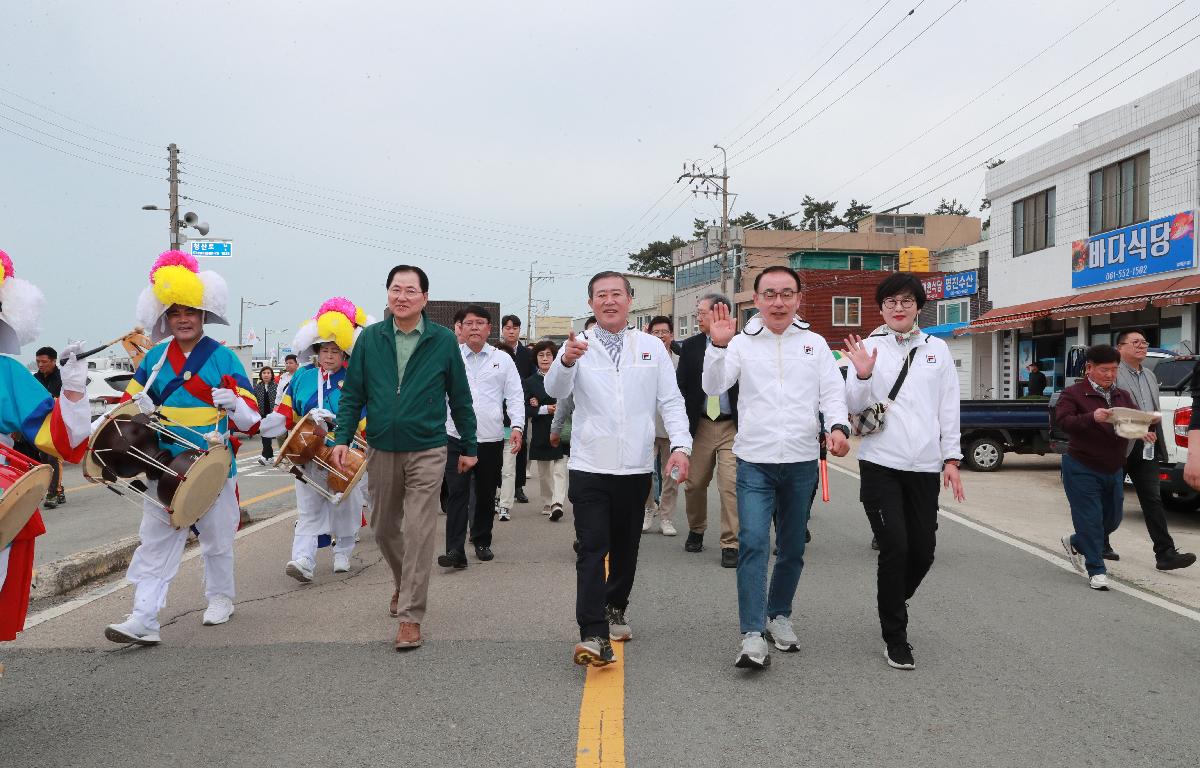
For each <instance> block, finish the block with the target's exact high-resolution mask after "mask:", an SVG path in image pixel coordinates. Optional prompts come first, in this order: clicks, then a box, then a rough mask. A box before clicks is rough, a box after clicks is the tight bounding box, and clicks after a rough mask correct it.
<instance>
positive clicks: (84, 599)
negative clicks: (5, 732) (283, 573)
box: [25, 509, 296, 630]
mask: <svg viewBox="0 0 1200 768" xmlns="http://www.w3.org/2000/svg"><path fill="white" fill-rule="evenodd" d="M295 516H296V510H295V509H290V510H288V511H287V512H281V513H279V514H278V515H275V516H274V517H271V518H268V519H266V520H264V521H263V522H261V523H255V524H254V525H252V526H250V527H249V528H243V529H242V530H240V531H238V532H237V533H235V534H234V535H233V538H234V540H235V541H236V540H237V539H240V538H243V537H245V536H249V535H250V534H252V533H255V532H257V531H261V530H264V529H266V528H269V527H271V526H272V525H275V524H276V523H282V522H283V521H285V520H290V519H292V518H293V517H295ZM199 556H200V547H192V549H190V550H189V551H187V552H184V554H183V559H182V560H180V562H181V563H186V562H187V561H188V560H191V559H193V558H196V557H199ZM128 586H132V582H130V581H128V580H127V579H126V578H125V577H124V576H121V577H120V578H118V579H115V580H114V581H111V582H109V583H107V584H103V585H101V586H99V587H96V588H95V589H93V590H91V591H89V592H88V593H87V594H84V595H80V596H79V597H76V598H73V599H71V600H68V601H67V602H65V603H62V604H61V605H56V606H54V607H53V608H47V609H46V610H44V611H39V612H38V613H35V614H34V615H32V616H28V617H26V619H25V629H26V630H28V629H31V628H33V627H36V626H37V625H38V624H44V623H45V622H47V621H50V620H51V619H57V618H58V617H59V616H65V615H66V614H68V613H70V612H71V611H74V610H76V609H79V608H82V607H83V606H85V605H88V604H90V603H94V602H96V601H97V600H99V599H100V598H102V597H107V596H109V595H111V594H113V593H114V592H119V591H121V590H122V589H124V588H125V587H128Z"/></svg>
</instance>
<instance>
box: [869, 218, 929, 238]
mask: <svg viewBox="0 0 1200 768" xmlns="http://www.w3.org/2000/svg"><path fill="white" fill-rule="evenodd" d="M875 231H876V232H879V233H881V234H885V235H923V234H925V217H924V216H876V217H875Z"/></svg>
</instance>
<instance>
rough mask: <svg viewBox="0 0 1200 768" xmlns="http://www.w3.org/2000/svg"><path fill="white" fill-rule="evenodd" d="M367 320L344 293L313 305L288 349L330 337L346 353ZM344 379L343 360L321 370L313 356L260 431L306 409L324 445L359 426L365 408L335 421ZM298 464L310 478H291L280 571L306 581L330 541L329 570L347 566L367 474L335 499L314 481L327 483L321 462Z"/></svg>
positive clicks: (309, 349) (303, 348)
mask: <svg viewBox="0 0 1200 768" xmlns="http://www.w3.org/2000/svg"><path fill="white" fill-rule="evenodd" d="M372 322H374V319H373V318H371V317H370V316H369V315H367V314H366V313H365V312H364V311H363V310H362V309H361V308H360V307H356V306H355V305H354V304H353V302H351V301H349V300H348V299H344V298H333V299H330V300H329V301H326V302H325V303H324V304H322V305H321V307H320V309H318V310H317V314H316V317H314V318H312V319H310V320H308V321H306V322H305V323H304V325H303V326H301V328H300V331H299V333H298V334H297V335H296V338H295V340H294V341H293V342H292V349H294V350H296V351H297V352H298V353H300V355H301V358H302V359H303V357H304V355H306V354H312V355H313V356H314V358H315V357H316V355H317V354H318V351H319V350H320V348H321V345H323V344H327V343H333V344H336V345H337V347H338V348H339V349H341V350H342V351H343V352H344V353H345V354H346V355H347V357H348V356H349V355H350V354H351V352H352V351H353V349H354V341H355V339H357V338H358V334H359V333H361V332H362V329H363V327H364V326H366V325H368V324H370V323H372ZM345 379H346V368H345V366H344V365H343V366H341V367H340V368H338V369H337V370H335V371H326V370H325V369H323V368H322V367H321V366H320V364H319V363H318V362H316V360H315V359H314V362H313V364H312V365H306V366H304V367H302V368H300V369H298V370H297V371H296V373H295V374H294V375H293V376H292V379H291V381H289V382H288V386H287V389H286V390H285V392H284V394H283V397H282V399H281V400H280V402H279V405H278V406H277V407H276V409H275V413H274V414H271V415H270V416H268V417H266V419H264V420H263V425H262V429H263V434H264V435H266V436H268V437H269V436H270V435H271V434H272V433H282V432H283V431H285V430H286V431H291V430H292V429H293V428H294V427H295V426H296V424H297V423H298V422H299V421H300V420H301V419H303V417H304V415H305V414H310V415H312V416H313V418H314V419H316V420H318V421H320V422H324V425H325V428H326V429H328V430H329V435H328V437H327V443H328V444H329V445H332V444H333V443H332V441H333V438H334V435H335V431H336V430H338V429H351V430H354V431H356V432H361V431H362V430H363V429H364V428H365V425H366V420H365V412H364V414H363V418H361V419H360V420H359V422H358V423H357V424H346V425H342V424H337V425H335V424H334V419H335V416H336V414H337V410H338V405H339V403H340V400H341V394H342V384H343V382H344V381H345ZM300 469H301V470H302V472H303V473H304V476H305V477H306V478H307V479H308V480H309V481H310V482H304V481H302V480H299V479H298V480H296V508H297V516H296V517H297V519H296V533H295V536H294V538H293V539H292V556H291V560H290V561H288V563H287V566H286V567H285V572H286V573H287V574H288V575H289V576H291V577H293V578H295V579H297V580H299V581H303V582H308V581H311V580H312V578H313V571H314V569H315V568H316V556H317V549H318V548H320V547H323V546H326V545H328V544H330V543H332V547H333V571H334V573H344V572H346V571H348V570H349V569H350V554H351V552H353V551H354V544H355V538H356V537H355V534H356V533H357V532H358V529H359V528H361V527H362V525H363V521H364V517H363V507H364V506H365V505H366V498H367V496H366V488H367V479H366V477H363V478H361V479H360V480H359V482H358V483H357V484H356V485H355V486H354V487H353V488H351V489H350V491H349V492H348V493H346V494H345V495H343V496H341V497H340V498H338V499H337V500H336V501H334V500H331V499H329V498H328V497H327V496H326V495H324V494H322V493H321V492H320V491H318V490H316V488H315V487H314V485H313V484H317V485H319V486H321V487H323V488H325V489H327V488H328V486H327V485H326V478H327V476H328V472H327V470H326V469H325V468H324V467H322V466H320V465H318V464H317V462H316V461H308V462H305V463H304V464H303V465H302V466H301V467H300Z"/></svg>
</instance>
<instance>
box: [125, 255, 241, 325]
mask: <svg viewBox="0 0 1200 768" xmlns="http://www.w3.org/2000/svg"><path fill="white" fill-rule="evenodd" d="M174 304H179V305H181V306H184V307H192V308H194V309H199V310H201V311H203V312H204V322H205V323H214V324H216V325H229V321H228V320H226V319H225V314H226V309H227V307H228V305H229V287H228V286H226V285H225V280H224V279H223V278H222V277H221V276H220V275H218V274H217V273H216V272H213V271H211V270H205V271H203V272H201V271H200V263H199V262H198V261H196V257H194V256H192V255H190V254H187V253H184V252H183V251H166V252H164V253H162V254H160V255H159V257H158V258H157V259H155V260H154V266H152V267H151V268H150V285H148V286H146V287H145V288H144V289H143V290H142V294H141V296H139V297H138V304H137V321H138V323H139V324H140V325H141V326H142V327H143V328H146V329H148V330H149V332H150V340H151V341H153V342H154V343H155V344H157V343H158V342H160V341H162V340H163V339H165V338H167V337H168V336H170V335H171V332H170V329H169V328H167V318H166V315H167V310H168V309H170V308H171V306H172V305H174Z"/></svg>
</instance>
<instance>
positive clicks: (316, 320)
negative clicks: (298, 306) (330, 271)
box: [292, 296, 375, 362]
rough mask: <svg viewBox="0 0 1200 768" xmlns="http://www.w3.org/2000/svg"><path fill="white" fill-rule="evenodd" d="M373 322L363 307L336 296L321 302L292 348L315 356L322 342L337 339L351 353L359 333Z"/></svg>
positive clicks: (297, 352)
mask: <svg viewBox="0 0 1200 768" xmlns="http://www.w3.org/2000/svg"><path fill="white" fill-rule="evenodd" d="M373 322H375V319H374V318H373V317H371V316H370V315H368V314H367V313H366V311H365V310H363V308H362V307H359V306H356V305H355V304H354V302H353V301H350V300H349V299H346V298H343V297H341V296H335V297H334V298H332V299H329V300H328V301H326V302H324V303H323V304H321V307H320V308H319V309H318V310H317V314H316V315H314V316H313V317H311V318H309V319H308V320H306V321H304V324H303V325H301V326H300V331H299V332H298V333H297V334H296V338H295V339H293V340H292V350H293V351H294V352H295V353H296V354H297V355H301V356H303V355H304V354H314V355H315V354H316V352H317V350H316V348H317V347H319V346H320V345H321V344H325V343H328V342H333V343H334V344H337V345H338V348H339V349H341V350H342V351H343V352H345V353H346V354H350V352H351V351H352V350H353V349H354V342H355V341H357V340H358V334H360V333H362V329H363V328H364V327H366V326H368V325H370V324H371V323H373ZM302 362H307V361H306V360H304V361H302Z"/></svg>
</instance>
